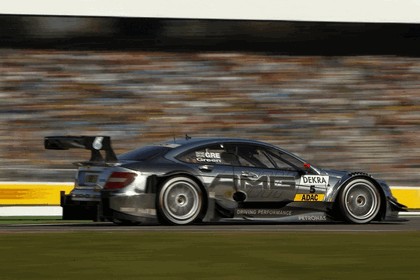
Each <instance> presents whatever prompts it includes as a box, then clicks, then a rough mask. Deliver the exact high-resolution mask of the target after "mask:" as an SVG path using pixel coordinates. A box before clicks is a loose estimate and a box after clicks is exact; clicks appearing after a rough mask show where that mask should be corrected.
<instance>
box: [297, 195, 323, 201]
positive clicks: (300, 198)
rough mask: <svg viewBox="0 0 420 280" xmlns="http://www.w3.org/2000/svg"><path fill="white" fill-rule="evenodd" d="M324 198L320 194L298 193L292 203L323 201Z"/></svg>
mask: <svg viewBox="0 0 420 280" xmlns="http://www.w3.org/2000/svg"><path fill="white" fill-rule="evenodd" d="M324 197H325V195H324V194H322V193H298V194H296V195H295V199H294V201H324Z"/></svg>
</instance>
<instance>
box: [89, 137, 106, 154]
mask: <svg viewBox="0 0 420 280" xmlns="http://www.w3.org/2000/svg"><path fill="white" fill-rule="evenodd" d="M102 140H104V138H103V137H95V140H94V141H93V143H92V147H93V148H94V149H95V150H98V151H99V150H100V149H102Z"/></svg>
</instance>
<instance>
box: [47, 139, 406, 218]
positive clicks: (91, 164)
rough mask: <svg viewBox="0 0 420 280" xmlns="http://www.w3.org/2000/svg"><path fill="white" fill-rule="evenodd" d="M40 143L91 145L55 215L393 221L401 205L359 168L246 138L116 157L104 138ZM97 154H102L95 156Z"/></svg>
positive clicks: (189, 142)
mask: <svg viewBox="0 0 420 280" xmlns="http://www.w3.org/2000/svg"><path fill="white" fill-rule="evenodd" d="M44 144H45V148H46V149H57V150H66V149H70V148H83V149H88V150H90V151H91V158H90V160H89V161H87V162H79V163H77V165H78V166H79V168H78V172H77V174H76V178H75V188H74V189H73V191H72V192H71V193H70V194H69V195H65V194H62V207H63V218H64V219H74V218H77V217H78V218H83V217H80V215H85V218H86V217H88V218H89V219H92V218H93V219H96V220H107V221H112V222H114V223H116V224H140V223H147V224H150V223H162V224H171V225H187V224H192V223H200V222H223V221H227V222H234V221H241V222H244V221H258V222H335V221H344V222H349V223H356V224H364V223H369V222H371V221H384V220H398V212H400V211H406V207H405V206H404V205H402V204H400V203H398V202H397V199H396V198H395V197H393V196H392V193H391V189H390V187H389V186H388V185H387V184H386V183H385V182H383V181H380V180H377V179H374V178H373V177H372V176H370V175H369V174H367V173H364V172H349V171H338V170H327V169H321V168H319V167H316V166H314V165H312V164H310V163H308V162H307V161H305V160H303V159H301V158H300V157H298V156H296V155H294V154H292V153H290V152H288V151H286V150H284V149H281V148H279V147H277V146H274V145H271V144H268V143H264V142H260V141H255V140H248V139H232V138H191V137H189V136H186V137H185V139H174V140H171V141H167V142H164V143H158V144H153V145H147V146H144V147H140V148H138V149H135V150H133V151H130V152H128V153H125V154H122V155H119V156H116V155H115V153H114V151H113V149H112V147H111V139H110V137H108V136H96V137H92V136H51V137H46V138H45V140H44ZM101 151H104V152H105V157H103V156H102V154H101Z"/></svg>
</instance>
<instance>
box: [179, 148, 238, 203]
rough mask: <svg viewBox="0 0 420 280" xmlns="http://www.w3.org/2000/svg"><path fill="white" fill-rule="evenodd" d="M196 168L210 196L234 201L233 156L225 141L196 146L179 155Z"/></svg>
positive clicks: (180, 158)
mask: <svg viewBox="0 0 420 280" xmlns="http://www.w3.org/2000/svg"><path fill="white" fill-rule="evenodd" d="M178 160H180V161H182V162H184V163H186V164H188V166H189V167H190V168H192V169H194V170H195V173H196V174H198V176H199V177H200V179H201V181H202V182H203V184H204V186H205V187H206V189H207V191H208V194H209V196H211V197H213V198H215V199H216V200H230V201H233V199H232V195H233V193H234V190H235V185H234V176H233V166H232V163H231V160H232V158H231V157H229V154H227V153H226V150H225V146H224V145H223V143H217V144H209V145H204V146H200V147H196V148H193V149H191V150H190V151H187V152H186V153H184V154H182V155H181V156H179V157H178Z"/></svg>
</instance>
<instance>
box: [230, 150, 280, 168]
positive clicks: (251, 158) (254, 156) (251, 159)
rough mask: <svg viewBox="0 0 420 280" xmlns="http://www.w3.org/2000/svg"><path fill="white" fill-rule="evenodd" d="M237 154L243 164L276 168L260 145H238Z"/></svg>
mask: <svg viewBox="0 0 420 280" xmlns="http://www.w3.org/2000/svg"><path fill="white" fill-rule="evenodd" d="M237 156H238V158H239V163H240V165H241V166H250V167H260V168H274V165H273V163H272V162H271V161H270V159H269V158H268V157H267V155H266V153H265V152H264V150H263V149H262V148H260V147H258V146H252V145H238V146H237Z"/></svg>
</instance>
